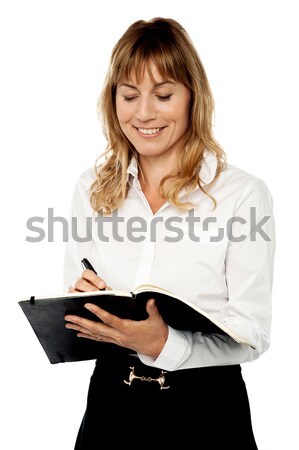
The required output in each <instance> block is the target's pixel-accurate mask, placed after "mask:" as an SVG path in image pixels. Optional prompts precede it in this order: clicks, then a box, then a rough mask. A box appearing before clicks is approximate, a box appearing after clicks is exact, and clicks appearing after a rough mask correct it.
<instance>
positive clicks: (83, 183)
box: [76, 167, 97, 193]
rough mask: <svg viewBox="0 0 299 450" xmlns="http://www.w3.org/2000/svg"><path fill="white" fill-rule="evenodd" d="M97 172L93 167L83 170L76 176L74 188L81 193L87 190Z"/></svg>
mask: <svg viewBox="0 0 299 450" xmlns="http://www.w3.org/2000/svg"><path fill="white" fill-rule="evenodd" d="M96 178H97V174H96V171H95V169H94V168H93V167H90V168H88V169H86V170H84V171H83V172H82V173H81V174H80V175H79V176H78V177H77V181H76V190H78V191H79V192H81V193H84V192H86V193H87V192H89V190H90V188H91V185H92V184H93V182H94V181H95V180H96Z"/></svg>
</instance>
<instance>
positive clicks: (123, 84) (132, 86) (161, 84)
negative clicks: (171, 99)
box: [118, 80, 175, 90]
mask: <svg viewBox="0 0 299 450" xmlns="http://www.w3.org/2000/svg"><path fill="white" fill-rule="evenodd" d="M164 84H175V82H174V81H169V80H168V81H161V83H156V84H155V85H154V88H158V87H161V86H164ZM122 86H125V87H128V88H131V89H136V90H138V88H137V87H136V86H134V85H133V84H130V83H120V84H119V85H118V87H122Z"/></svg>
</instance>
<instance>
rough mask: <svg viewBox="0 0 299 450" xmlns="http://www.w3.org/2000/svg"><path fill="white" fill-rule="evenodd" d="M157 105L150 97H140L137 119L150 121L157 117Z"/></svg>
mask: <svg viewBox="0 0 299 450" xmlns="http://www.w3.org/2000/svg"><path fill="white" fill-rule="evenodd" d="M156 116H157V115H156V111H155V105H154V103H153V101H152V100H151V99H149V98H140V99H139V101H138V105H137V110H136V119H137V120H140V122H148V121H149V120H154V119H156Z"/></svg>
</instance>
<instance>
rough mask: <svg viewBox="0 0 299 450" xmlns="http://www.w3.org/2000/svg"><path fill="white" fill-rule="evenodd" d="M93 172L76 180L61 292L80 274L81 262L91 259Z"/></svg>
mask: <svg viewBox="0 0 299 450" xmlns="http://www.w3.org/2000/svg"><path fill="white" fill-rule="evenodd" d="M92 174H93V172H92V170H91V169H90V170H88V171H86V172H84V173H83V174H82V175H81V176H80V177H79V178H78V180H77V183H76V186H75V189H74V192H73V197H72V201H71V207H70V213H69V224H70V226H69V230H70V232H69V236H68V240H67V243H66V246H65V254H64V276H63V291H64V292H67V291H68V290H69V287H70V286H72V285H73V284H74V282H75V281H76V280H77V279H78V278H79V277H80V276H81V274H82V270H83V268H82V266H81V260H82V259H83V258H88V259H90V258H91V252H92V249H93V245H94V241H93V237H92V215H93V210H92V208H91V205H90V201H89V188H90V186H91V184H92V181H93V176H92Z"/></svg>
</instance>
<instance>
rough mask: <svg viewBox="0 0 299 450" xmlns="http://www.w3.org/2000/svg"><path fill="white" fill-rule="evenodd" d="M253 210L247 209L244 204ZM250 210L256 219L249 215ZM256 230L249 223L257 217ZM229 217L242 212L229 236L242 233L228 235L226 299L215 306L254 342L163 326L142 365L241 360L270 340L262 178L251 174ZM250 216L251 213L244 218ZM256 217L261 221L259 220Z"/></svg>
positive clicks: (267, 205) (269, 244)
mask: <svg viewBox="0 0 299 450" xmlns="http://www.w3.org/2000/svg"><path fill="white" fill-rule="evenodd" d="M252 207H253V208H254V210H251V211H250V208H252ZM253 214H255V215H256V219H255V220H253V219H254V218H253ZM265 216H270V218H269V219H268V220H266V221H264V223H263V226H262V230H263V231H264V232H265V233H266V234H267V235H268V236H269V238H270V239H271V240H270V241H268V240H265V236H261V235H260V234H259V233H256V240H253V239H254V236H255V230H258V227H256V228H255V224H258V223H259V222H260V221H263V220H265V219H263V218H264V217H265ZM234 217H242V218H244V219H245V220H246V225H241V224H239V223H235V224H234V225H233V227H232V232H233V236H240V235H243V234H244V235H245V239H243V240H242V241H241V242H232V241H231V240H230V241H229V244H228V248H227V255H226V260H225V279H226V284H227V293H228V300H227V303H226V304H225V305H224V307H223V308H222V310H221V311H220V319H221V320H222V321H223V322H224V323H225V324H226V325H227V326H228V327H230V328H232V329H233V330H234V331H236V332H237V333H239V334H241V335H243V336H244V337H245V338H247V339H249V340H250V341H252V342H254V343H255V346H256V349H255V350H254V349H252V348H250V347H247V346H245V345H240V344H238V343H236V342H235V341H233V340H232V339H230V338H229V337H223V336H220V335H214V336H207V335H203V334H202V333H193V334H192V333H191V332H181V331H178V330H173V329H170V328H169V335H168V339H167V341H166V344H165V346H164V348H163V350H162V352H161V353H160V355H159V356H158V358H156V360H154V359H152V358H148V357H145V356H144V355H141V354H140V355H139V357H140V359H141V360H142V361H143V362H144V363H145V364H148V365H152V366H156V367H161V368H163V369H165V370H176V369H184V368H190V367H205V366H213V365H228V364H241V363H244V362H249V361H253V360H254V359H257V358H258V357H259V356H260V355H261V354H262V353H263V352H265V351H266V350H267V349H268V347H269V344H270V327H271V291H272V283H273V269H274V254H275V224H274V218H273V203H272V197H271V194H270V192H269V190H268V188H267V187H266V185H265V183H264V182H263V181H262V180H259V179H254V180H252V181H251V182H250V183H248V185H247V186H246V187H245V189H244V190H243V192H242V194H241V196H240V198H239V199H238V201H237V202H236V205H235V209H234ZM250 217H251V218H250ZM261 223H262V222H261Z"/></svg>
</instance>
